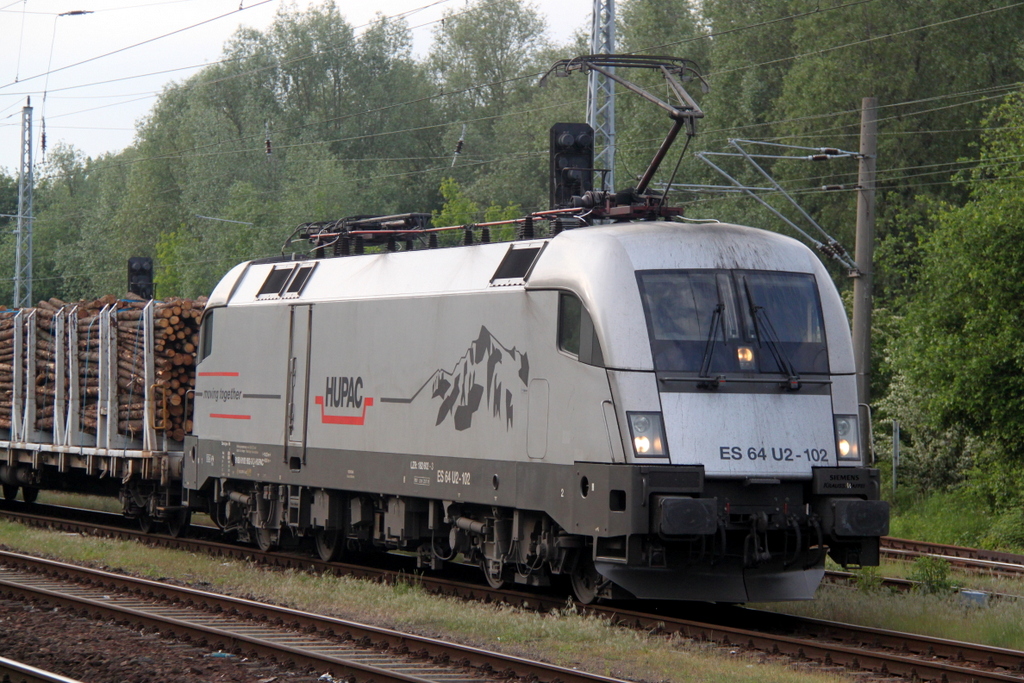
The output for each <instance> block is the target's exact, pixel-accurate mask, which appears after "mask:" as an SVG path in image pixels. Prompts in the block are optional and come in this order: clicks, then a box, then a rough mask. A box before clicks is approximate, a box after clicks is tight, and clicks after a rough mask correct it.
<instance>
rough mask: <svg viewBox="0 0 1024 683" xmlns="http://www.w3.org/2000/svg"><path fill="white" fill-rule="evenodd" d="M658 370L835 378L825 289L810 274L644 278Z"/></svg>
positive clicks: (694, 273) (686, 273)
mask: <svg viewBox="0 0 1024 683" xmlns="http://www.w3.org/2000/svg"><path fill="white" fill-rule="evenodd" d="M637 282H638V284H639V286H640V294H641V299H642V301H643V306H644V315H645V316H646V319H647V330H648V334H649V335H650V342H651V351H652V354H653V356H654V367H655V370H658V371H665V372H686V373H698V374H699V375H701V376H711V375H717V374H721V373H740V374H784V375H787V374H790V373H791V372H795V373H797V374H827V373H828V372H829V365H828V349H827V346H826V343H825V326H824V323H823V322H822V314H821V301H820V299H819V296H818V285H817V282H816V281H815V279H814V276H813V275H811V274H810V273H784V272H777V271H756V270H731V271H727V270H666V271H641V272H638V273H637Z"/></svg>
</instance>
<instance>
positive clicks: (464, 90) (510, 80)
mask: <svg viewBox="0 0 1024 683" xmlns="http://www.w3.org/2000/svg"><path fill="white" fill-rule="evenodd" d="M870 1H872V0H858V2H855V3H848V4H851V5H852V4H861V3H862V2H870ZM431 4H438V3H437V2H435V3H431ZM1017 4H1024V3H1017ZM839 7H841V6H839ZM829 9H831V8H829ZM997 9H1002V8H997ZM991 11H995V10H991ZM985 13H986V12H981V13H976V14H975V15H968V16H977V15H979V14H985ZM795 16H800V15H791V17H795ZM961 18H965V17H959V18H954V19H949V20H944V21H941V22H935V23H933V24H929V25H926V26H923V27H915V28H914V29H908V30H918V29H920V28H928V27H930V26H934V25H939V24H945V23H949V22H951V21H956V20H958V19H961ZM772 21H775V20H772ZM764 23H766V22H761V23H760V24H751V25H750V26H749V27H756V26H758V25H761V24H764ZM768 23H771V22H768ZM742 28H747V27H737V28H734V29H729V31H736V30H740V29H742ZM899 33H903V32H897V33H896V34H886V36H891V35H897V34H899ZM886 36H878V37H876V38H882V37H886ZM853 44H856V43H853ZM848 45H851V44H848ZM848 45H847V46H848ZM840 47H844V46H836V47H835V48H830V50H831V49H838V48H840ZM797 57H799V56H794V57H791V58H793V59H795V58H797ZM787 59H790V58H787ZM770 63H773V62H764V63H762V64H761V65H764V64H770ZM751 66H759V65H751ZM534 76H535V75H533V74H530V75H525V76H521V77H518V78H515V79H508V80H506V81H504V82H512V81H515V80H521V79H522V78H531V77H534ZM231 77H236V75H231V76H228V77H225V78H231ZM214 82H216V81H214ZM498 83H500V82H491V83H484V84H478V85H476V86H472V87H469V88H466V89H463V90H461V91H459V92H460V93H461V92H467V91H470V90H473V89H476V88H482V87H488V86H492V85H496V84H498ZM207 85H208V84H207ZM454 94H456V93H441V94H439V95H437V96H436V97H446V96H451V95H454ZM424 99H433V98H419V99H417V100H413V101H409V102H404V103H397V104H394V105H391V107H399V106H404V105H406V104H414V103H418V102H421V101H423V100H424ZM374 111H380V109H378V110H371V111H368V112H367V113H373V112H374ZM79 113H81V112H79ZM356 115H358V114H349V115H345V116H343V117H336V118H334V119H327V121H337V120H341V119H343V118H351V117H352V116H356ZM318 123H322V122H311V123H306V124H302V126H300V127H308V126H312V125H317V124H318ZM755 125H758V126H763V125H768V124H755ZM281 132H285V131H281ZM254 137H255V136H254ZM216 144H223V143H209V145H211V146H214V145H216Z"/></svg>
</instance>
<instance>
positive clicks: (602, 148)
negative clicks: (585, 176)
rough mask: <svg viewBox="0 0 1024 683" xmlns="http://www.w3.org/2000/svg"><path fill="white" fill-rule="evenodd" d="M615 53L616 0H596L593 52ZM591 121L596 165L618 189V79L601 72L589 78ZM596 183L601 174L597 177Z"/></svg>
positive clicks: (609, 186) (607, 182)
mask: <svg viewBox="0 0 1024 683" xmlns="http://www.w3.org/2000/svg"><path fill="white" fill-rule="evenodd" d="M614 53H615V0H594V12H593V17H592V24H591V29H590V54H592V55H597V54H607V55H610V54H614ZM587 123H589V124H590V126H591V127H592V128H593V129H594V168H606V169H608V173H607V174H605V187H604V189H606V190H614V189H615V81H613V80H612V79H610V78H608V77H607V76H605V75H604V74H601V73H598V72H597V71H591V72H590V79H589V80H588V81H587ZM594 183H595V186H596V184H597V177H595V178H594Z"/></svg>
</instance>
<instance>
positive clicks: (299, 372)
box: [284, 304, 313, 470]
mask: <svg viewBox="0 0 1024 683" xmlns="http://www.w3.org/2000/svg"><path fill="white" fill-rule="evenodd" d="M290 310H291V324H290V335H289V341H288V392H287V395H288V401H287V402H286V406H285V449H284V450H285V454H284V455H285V462H286V463H287V464H288V466H289V468H290V469H293V470H297V469H299V468H300V467H301V466H302V465H304V464H305V462H306V413H307V410H308V409H309V352H310V348H309V337H310V331H311V329H312V326H313V306H312V305H308V304H304V305H299V306H292V307H291V309H290Z"/></svg>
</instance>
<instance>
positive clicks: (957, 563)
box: [881, 536, 1024, 576]
mask: <svg viewBox="0 0 1024 683" xmlns="http://www.w3.org/2000/svg"><path fill="white" fill-rule="evenodd" d="M881 552H882V555H883V556H885V557H889V558H893V559H899V560H908V559H913V558H916V557H922V556H930V557H938V558H940V559H943V560H946V561H947V562H949V563H950V565H952V566H954V567H957V568H958V569H965V570H969V571H977V572H983V573H989V574H1002V575H1006V576H1020V575H1021V574H1024V555H1017V554H1014V553H1007V552H1002V551H998V550H985V549H982V548H967V547H964V546H959V545H948V544H945V543H929V542H927V541H914V540H911V539H907V538H893V537H891V536H885V537H883V538H882V540H881Z"/></svg>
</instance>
